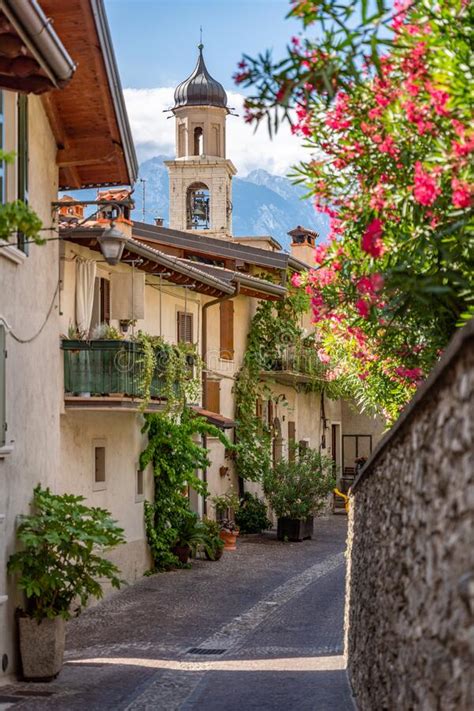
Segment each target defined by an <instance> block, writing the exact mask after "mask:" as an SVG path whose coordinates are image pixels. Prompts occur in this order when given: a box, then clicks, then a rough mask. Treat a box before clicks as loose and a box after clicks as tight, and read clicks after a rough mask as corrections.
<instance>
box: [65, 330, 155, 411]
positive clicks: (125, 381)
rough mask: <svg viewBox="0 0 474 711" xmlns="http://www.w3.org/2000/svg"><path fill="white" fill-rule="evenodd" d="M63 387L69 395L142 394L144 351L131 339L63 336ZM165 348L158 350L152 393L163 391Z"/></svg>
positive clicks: (131, 395) (153, 394)
mask: <svg viewBox="0 0 474 711" xmlns="http://www.w3.org/2000/svg"><path fill="white" fill-rule="evenodd" d="M62 349H63V351H64V390H65V392H66V393H69V394H71V395H81V394H83V395H124V396H128V397H136V398H140V397H143V380H144V378H143V376H144V355H143V351H142V349H141V348H140V346H139V345H138V344H137V343H135V342H133V341H112V340H97V341H74V340H63V341H62ZM165 360H166V352H165V351H164V350H157V353H156V368H155V372H154V373H153V379H152V383H151V388H150V395H151V397H155V398H157V397H161V396H162V395H163V392H164V389H165V388H164V385H165V378H164V372H165V367H166V363H165Z"/></svg>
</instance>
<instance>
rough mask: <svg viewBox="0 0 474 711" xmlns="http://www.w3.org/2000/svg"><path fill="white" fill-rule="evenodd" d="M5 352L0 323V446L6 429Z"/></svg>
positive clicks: (2, 444)
mask: <svg viewBox="0 0 474 711" xmlns="http://www.w3.org/2000/svg"><path fill="white" fill-rule="evenodd" d="M6 355H7V352H6V350H5V326H3V325H2V324H1V323H0V448H1V447H4V446H5V435H6V431H7V421H6V393H5V387H6V378H5V365H6V364H5V360H6Z"/></svg>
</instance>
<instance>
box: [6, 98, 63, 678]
mask: <svg viewBox="0 0 474 711" xmlns="http://www.w3.org/2000/svg"><path fill="white" fill-rule="evenodd" d="M29 134H30V137H29V144H30V145H29V153H30V154H29V194H30V204H31V207H32V208H33V209H34V210H35V211H36V212H37V213H38V215H39V216H40V218H41V219H42V221H43V225H44V227H51V202H52V201H53V200H55V199H56V197H57V185H58V182H57V168H56V163H55V158H56V144H55V141H54V138H53V135H52V133H51V130H50V127H49V124H48V121H47V118H46V115H45V113H44V111H43V108H42V104H41V101H40V99H39V98H37V97H30V98H29ZM10 168H11V167H9V170H10ZM10 198H11V196H9V199H10ZM43 234H44V236H45V237H46V239H48V238H51V237H53V238H54V237H55V236H56V234H55V232H49V231H45V232H44V233H43ZM58 277H59V273H58V242H57V241H49V242H47V243H46V244H44V245H42V246H36V245H30V253H29V256H28V257H27V258H26V259H25V260H24V261H23V262H22V263H19V264H17V263H15V262H13V261H11V260H10V259H8V258H7V257H6V256H5V253H4V250H3V249H0V284H1V287H0V318H3V319H5V320H6V322H7V323H8V324H9V325H10V326H11V332H10V333H8V334H7V338H6V345H7V351H8V358H7V361H6V368H7V370H6V406H7V422H8V431H7V445H10V446H11V447H12V452H11V453H10V454H8V455H6V456H4V457H2V456H1V455H0V515H2V516H5V518H4V519H3V522H2V521H1V520H0V596H2V595H8V596H9V599H8V601H7V602H6V603H5V604H3V605H0V656H1V655H3V654H7V655H8V657H9V660H10V661H9V667H8V669H7V673H9V672H11V671H12V670H13V669H14V667H15V664H16V659H15V652H14V644H13V621H14V610H15V607H16V605H17V604H18V603H19V602H20V596H19V595H18V594H17V593H16V591H15V585H14V584H13V581H12V580H11V579H10V578H7V575H6V562H7V560H8V557H9V555H10V554H11V553H12V552H13V551H14V549H15V524H16V517H17V516H18V514H21V513H28V512H29V502H30V500H31V496H32V491H33V488H34V486H35V485H36V484H37V483H38V482H41V483H42V484H43V485H49V486H51V487H53V488H55V487H56V486H57V484H58V473H59V466H58V465H59V461H58V458H59V410H60V402H61V400H62V388H61V376H60V373H61V353H60V349H59V341H58V333H59V318H58V299H57V298H54V299H53V297H54V294H55V291H56V288H57V285H58ZM51 305H52V308H51V311H50V307H51ZM48 313H49V316H48ZM43 324H44V327H43ZM41 327H43V330H42V331H41V332H40V333H39V331H40V329H41ZM12 334H15V335H16V336H18V337H20V338H22V339H30V338H33V340H31V342H29V343H18V342H16V341H15V340H14V339H13V337H12ZM2 675H3V673H2V671H1V670H0V681H1V678H2Z"/></svg>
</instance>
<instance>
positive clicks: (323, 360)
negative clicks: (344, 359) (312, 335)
mask: <svg viewBox="0 0 474 711" xmlns="http://www.w3.org/2000/svg"><path fill="white" fill-rule="evenodd" d="M317 354H318V358H319V360H320V361H321V363H330V362H331V358H330V357H329V356H328V354H327V353H326V351H325V350H324V348H320V349H319V350H318V351H317Z"/></svg>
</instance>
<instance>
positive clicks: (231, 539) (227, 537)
mask: <svg viewBox="0 0 474 711" xmlns="http://www.w3.org/2000/svg"><path fill="white" fill-rule="evenodd" d="M219 536H220V537H221V538H222V540H223V541H224V550H226V551H235V550H237V533H229V531H221V532H220V533H219Z"/></svg>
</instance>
